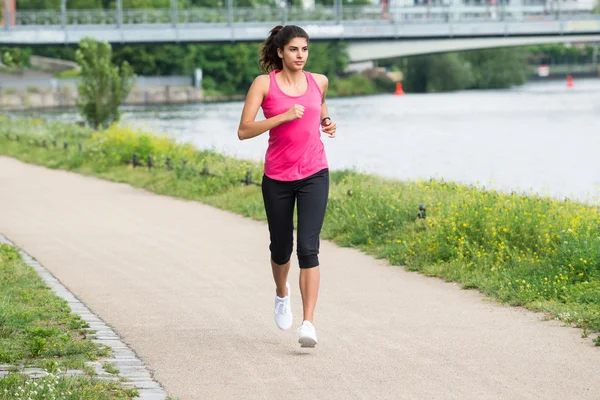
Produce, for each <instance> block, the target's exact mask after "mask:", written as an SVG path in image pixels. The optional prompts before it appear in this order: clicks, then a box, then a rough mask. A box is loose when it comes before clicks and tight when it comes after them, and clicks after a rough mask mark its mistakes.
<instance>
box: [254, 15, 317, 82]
mask: <svg viewBox="0 0 600 400" xmlns="http://www.w3.org/2000/svg"><path fill="white" fill-rule="evenodd" d="M294 38H304V39H306V41H307V42H308V33H306V31H305V30H304V29H302V28H300V27H299V26H296V25H286V26H283V25H277V26H276V27H275V28H273V29H271V32H270V34H269V37H267V39H266V40H265V41H264V42H263V44H262V50H261V52H260V58H259V59H258V65H260V69H262V70H263V71H264V72H265V73H269V72H271V71H273V70H275V69H279V70H282V69H283V62H282V60H281V58H279V55H278V54H277V49H282V50H283V47H284V46H285V45H286V44H288V43H289V42H290V40H292V39H294Z"/></svg>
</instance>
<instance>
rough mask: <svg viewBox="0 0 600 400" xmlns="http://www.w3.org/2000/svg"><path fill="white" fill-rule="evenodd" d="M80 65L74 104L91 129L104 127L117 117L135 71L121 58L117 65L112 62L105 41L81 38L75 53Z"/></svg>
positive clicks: (110, 50)
mask: <svg viewBox="0 0 600 400" xmlns="http://www.w3.org/2000/svg"><path fill="white" fill-rule="evenodd" d="M75 57H76V59H77V63H78V64H79V65H80V67H81V82H80V83H79V85H78V87H77V90H78V92H79V98H78V99H77V107H78V109H79V112H80V113H81V115H82V116H83V117H84V118H85V120H86V122H87V123H88V124H89V125H91V126H92V127H94V129H96V128H98V127H100V126H102V127H103V128H107V127H108V126H109V125H110V124H112V123H113V122H116V121H118V120H119V119H120V117H121V113H120V111H119V106H120V105H121V103H122V102H123V100H125V98H126V97H127V95H128V94H129V91H130V90H131V88H132V87H133V85H134V82H135V74H134V73H133V70H132V68H131V67H130V66H129V64H128V63H127V62H126V61H124V62H123V63H122V64H121V68H120V69H119V68H118V67H117V66H116V65H114V64H113V63H112V59H111V58H112V48H111V46H110V44H108V43H106V42H97V41H96V40H94V39H92V38H84V39H82V40H81V41H80V42H79V49H78V50H77V52H76V53H75Z"/></svg>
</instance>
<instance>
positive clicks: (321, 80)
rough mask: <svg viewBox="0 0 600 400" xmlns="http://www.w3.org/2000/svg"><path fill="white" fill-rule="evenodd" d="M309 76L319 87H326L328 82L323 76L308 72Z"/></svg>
mask: <svg viewBox="0 0 600 400" xmlns="http://www.w3.org/2000/svg"><path fill="white" fill-rule="evenodd" d="M307 72H308V71H307ZM309 74H311V75H312V77H313V78H314V80H315V81H316V82H317V83H318V84H319V86H322V85H327V83H328V82H329V80H328V79H327V77H326V76H325V75H323V74H315V73H314V72H309Z"/></svg>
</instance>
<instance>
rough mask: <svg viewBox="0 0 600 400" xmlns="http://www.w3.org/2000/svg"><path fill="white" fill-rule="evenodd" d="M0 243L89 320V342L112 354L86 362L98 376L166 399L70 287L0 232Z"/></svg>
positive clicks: (34, 372)
mask: <svg viewBox="0 0 600 400" xmlns="http://www.w3.org/2000/svg"><path fill="white" fill-rule="evenodd" d="M0 243H3V244H7V245H10V246H13V247H15V248H16V249H18V250H19V252H20V254H21V256H22V257H23V261H24V262H25V264H27V265H29V266H31V267H33V269H35V271H36V272H37V273H38V275H39V276H40V277H41V278H42V280H43V281H44V283H45V284H46V285H47V286H48V287H50V289H52V291H53V292H54V293H55V294H56V295H57V296H59V297H61V298H63V299H64V300H65V301H66V302H67V303H68V305H69V307H70V308H71V311H72V312H73V313H74V314H77V315H79V316H80V317H81V319H82V320H84V321H85V322H87V323H88V325H89V328H88V329H89V330H92V331H95V333H93V334H88V335H86V336H87V337H88V338H89V339H90V340H91V341H92V342H94V343H97V344H100V345H104V346H107V347H110V349H111V353H110V356H109V358H103V359H100V360H99V361H94V362H89V363H86V365H87V366H90V367H92V368H94V369H95V370H96V373H97V375H96V376H95V377H96V378H98V379H106V380H118V377H122V378H124V379H126V381H125V382H123V383H122V385H123V386H124V387H130V388H135V389H137V391H138V393H139V397H136V399H140V400H165V399H167V397H168V396H167V393H166V392H165V390H164V389H163V388H162V386H161V385H160V384H159V383H158V382H156V381H155V380H154V379H153V378H152V375H151V374H150V372H149V371H148V369H147V368H146V366H145V364H144V362H143V361H141V360H140V359H139V358H138V357H137V356H136V354H135V353H134V352H133V351H132V350H131V349H130V348H129V347H128V346H127V345H126V344H124V343H123V342H121V340H120V339H119V337H118V335H117V334H116V333H115V332H114V331H113V330H112V329H111V328H110V327H109V326H108V325H106V324H105V323H104V321H102V320H101V319H100V318H99V317H98V316H96V315H95V314H93V313H92V312H91V311H90V310H89V309H88V308H87V307H86V306H85V305H84V304H83V303H82V302H81V301H79V299H77V298H76V297H75V296H74V295H73V294H72V293H71V292H69V290H68V289H67V288H66V287H64V286H63V285H62V283H60V282H59V281H58V279H56V278H55V277H54V276H53V275H52V274H51V273H50V271H48V270H47V269H46V268H45V267H44V266H43V265H41V264H40V263H39V262H37V261H36V260H35V259H34V258H33V257H31V256H30V255H29V254H27V253H26V252H25V251H24V250H23V249H20V248H19V247H18V246H17V245H15V244H14V243H13V242H11V241H10V240H8V239H7V238H6V237H5V236H4V235H2V234H1V233H0ZM103 363H110V364H112V365H113V366H115V367H116V368H118V369H119V374H118V375H113V374H109V373H107V372H106V371H104V369H103V368H102V364H103ZM2 367H8V366H2V365H0V378H2V377H4V376H5V375H6V374H7V373H8V370H6V369H4V368H2ZM22 372H23V373H25V374H27V375H30V376H31V377H42V376H45V375H46V372H45V371H43V370H41V369H39V368H27V369H25V370H24V371H22ZM82 373H83V371H76V370H69V371H67V375H78V374H82Z"/></svg>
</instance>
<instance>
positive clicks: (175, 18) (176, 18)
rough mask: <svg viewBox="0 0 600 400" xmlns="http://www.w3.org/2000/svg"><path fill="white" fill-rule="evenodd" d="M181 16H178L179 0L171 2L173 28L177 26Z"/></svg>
mask: <svg viewBox="0 0 600 400" xmlns="http://www.w3.org/2000/svg"><path fill="white" fill-rule="evenodd" d="M178 22H179V16H178V15H177V0H171V23H172V24H173V27H175V26H177V23H178Z"/></svg>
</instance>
